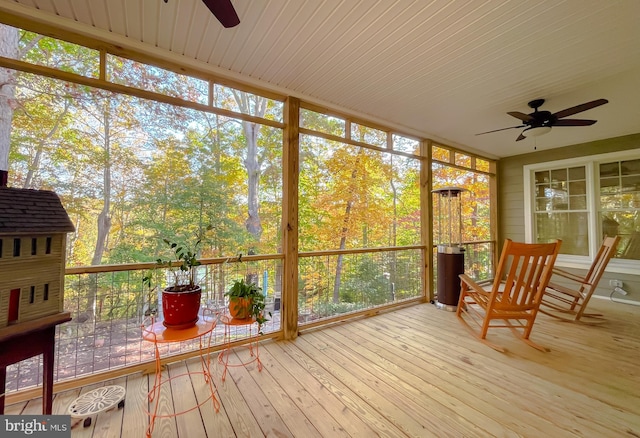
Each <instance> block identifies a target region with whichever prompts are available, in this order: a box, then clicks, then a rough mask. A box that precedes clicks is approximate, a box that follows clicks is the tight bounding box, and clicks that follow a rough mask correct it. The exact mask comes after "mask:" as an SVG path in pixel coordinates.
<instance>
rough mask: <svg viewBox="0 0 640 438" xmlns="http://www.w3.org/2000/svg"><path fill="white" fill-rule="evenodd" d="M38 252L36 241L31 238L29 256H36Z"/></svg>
mask: <svg viewBox="0 0 640 438" xmlns="http://www.w3.org/2000/svg"><path fill="white" fill-rule="evenodd" d="M37 252H38V239H37V238H35V237H33V238H32V239H31V255H36V254H37Z"/></svg>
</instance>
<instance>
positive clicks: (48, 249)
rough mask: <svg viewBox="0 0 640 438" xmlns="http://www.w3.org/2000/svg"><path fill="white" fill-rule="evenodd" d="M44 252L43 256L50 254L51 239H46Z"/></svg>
mask: <svg viewBox="0 0 640 438" xmlns="http://www.w3.org/2000/svg"><path fill="white" fill-rule="evenodd" d="M44 252H45V254H51V237H47V245H46V248H45V251H44Z"/></svg>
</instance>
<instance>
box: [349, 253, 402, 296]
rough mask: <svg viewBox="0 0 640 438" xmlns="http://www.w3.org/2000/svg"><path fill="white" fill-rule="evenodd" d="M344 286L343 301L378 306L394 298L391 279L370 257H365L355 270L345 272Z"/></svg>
mask: <svg viewBox="0 0 640 438" xmlns="http://www.w3.org/2000/svg"><path fill="white" fill-rule="evenodd" d="M342 286H343V287H342V288H341V295H340V299H341V301H343V302H348V303H364V304H365V305H367V306H371V305H373V306H376V305H380V304H385V303H387V302H389V301H391V300H392V298H391V295H392V290H391V283H390V281H389V279H388V278H387V277H385V276H384V275H383V273H382V272H381V269H380V265H379V263H377V262H376V261H375V260H373V259H371V258H370V257H363V258H362V259H361V260H359V261H358V263H357V265H356V266H355V268H354V270H353V271H349V272H348V275H347V274H345V278H344V281H343V284H342Z"/></svg>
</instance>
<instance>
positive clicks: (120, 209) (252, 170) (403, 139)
mask: <svg viewBox="0 0 640 438" xmlns="http://www.w3.org/2000/svg"><path fill="white" fill-rule="evenodd" d="M0 26H1V27H2V31H3V32H10V33H12V32H13V33H14V34H15V35H16V36H17V39H16V44H17V45H16V47H15V49H16V50H15V51H13V52H11V51H10V56H9V57H1V58H0V69H2V71H3V72H5V73H6V72H8V73H9V77H10V78H11V80H12V81H13V85H14V88H13V93H14V98H15V100H16V102H19V105H17V106H16V107H15V108H12V109H11V110H12V114H11V118H10V119H11V120H12V123H11V126H10V130H11V148H10V151H9V181H8V183H9V185H10V186H13V187H22V188H28V189H40V188H42V189H45V188H46V189H49V190H54V191H55V192H56V193H57V194H58V195H59V196H60V197H61V199H62V201H63V204H64V206H65V208H66V210H67V212H68V214H69V216H70V217H71V218H72V220H73V222H74V224H75V226H76V232H75V233H73V234H72V235H70V236H69V239H68V247H67V269H66V273H65V280H66V281H65V308H66V309H67V310H69V311H70V312H71V313H72V318H73V320H72V321H71V322H69V323H68V324H64V325H62V326H60V327H59V330H58V333H57V354H58V368H57V371H56V381H57V382H58V385H59V386H58V387H60V388H62V387H65V386H73V385H74V383H72V382H81V381H82V379H94V378H95V377H92V376H95V375H96V374H98V375H100V374H102V373H109V374H108V375H112V376H113V375H122V374H125V373H127V372H130V371H132V370H139V369H144V368H147V367H148V366H149V365H148V363H149V361H150V360H151V357H152V349H151V346H147V345H145V343H144V342H143V341H142V340H141V337H140V327H141V325H142V324H143V323H144V321H146V320H147V318H148V317H149V316H150V315H157V316H159V317H161V316H162V315H161V314H160V315H159V314H158V313H159V312H160V309H161V306H160V292H161V289H162V288H163V287H165V286H166V285H169V282H170V278H171V276H170V275H169V274H168V272H167V271H166V270H164V269H162V268H158V266H157V265H156V263H155V261H156V260H157V259H158V258H165V259H166V258H167V247H166V245H165V244H164V242H163V239H170V240H171V241H174V240H175V241H177V242H178V243H179V244H180V245H184V246H185V247H192V246H193V244H194V242H195V241H196V239H201V241H202V245H201V246H200V248H201V250H200V252H199V253H198V257H199V259H200V260H201V262H202V266H200V268H199V273H198V276H199V277H200V278H199V281H200V282H201V286H202V288H203V299H202V303H201V305H202V307H207V308H210V309H213V310H214V311H220V312H222V311H223V309H224V307H225V305H226V300H225V296H224V292H225V291H226V290H227V289H228V287H229V285H230V284H231V283H232V282H233V281H234V280H237V279H240V278H244V279H246V280H250V281H252V282H255V283H257V284H258V285H259V286H260V287H261V288H262V290H263V293H264V294H265V298H266V302H267V311H269V312H270V318H269V322H268V323H266V324H265V326H264V327H263V333H264V337H265V339H267V338H277V339H281V338H285V339H292V338H295V337H296V336H297V333H298V331H299V330H302V329H304V328H310V327H315V326H319V325H324V324H330V323H332V322H335V321H338V320H343V319H347V318H352V317H358V316H362V315H369V314H374V313H377V312H380V311H386V310H390V309H392V308H394V307H398V306H404V305H408V304H412V303H418V302H422V301H425V300H429V299H431V298H432V287H431V285H432V284H433V282H434V281H435V278H434V276H433V274H432V272H434V267H433V264H432V258H431V251H432V248H433V243H432V242H433V240H432V221H431V219H432V217H433V214H434V212H433V211H432V209H431V201H430V191H431V188H435V187H439V186H442V185H450V184H458V185H465V186H467V187H468V188H469V192H470V193H471V196H470V198H469V202H468V203H467V204H466V205H465V212H464V222H465V235H464V240H465V241H464V244H465V245H466V247H467V248H468V251H469V258H468V267H469V269H470V270H471V271H472V272H474V275H476V276H477V277H478V279H482V278H485V277H486V276H488V275H490V273H491V272H492V266H493V259H494V257H495V254H494V250H495V242H494V239H495V224H494V223H493V222H492V215H491V208H492V202H494V201H493V196H494V195H493V193H494V192H495V188H494V187H493V184H494V178H495V163H494V162H493V161H491V160H489V159H486V158H483V157H479V156H474V155H473V154H469V153H466V152H461V151H458V150H456V149H455V148H452V147H449V146H446V145H442V144H438V143H434V142H432V141H431V140H429V139H425V138H415V137H412V136H411V135H407V134H404V133H402V132H396V131H395V130H393V129H390V128H388V127H385V126H381V125H379V124H377V123H372V122H369V121H367V120H361V119H358V118H354V117H351V116H349V115H347V114H343V113H341V112H336V111H333V110H329V109H327V108H323V107H319V106H317V105H315V104H311V103H308V102H304V101H300V100H299V99H296V98H293V97H290V96H286V95H279V94H276V93H272V92H267V91H265V90H260V89H256V88H254V87H248V86H246V85H244V84H242V83H239V82H238V83H235V82H230V81H228V80H225V81H222V80H217V79H216V78H215V77H212V76H211V75H210V74H208V73H206V72H202V71H189V72H186V73H185V72H184V71H183V69H181V68H179V66H176V65H172V64H168V63H166V62H163V61H161V60H157V64H156V63H154V62H153V61H149V59H148V58H145V57H140V59H137V58H136V56H137V55H136V54H135V53H130V54H128V56H130V57H123V56H122V55H121V54H120V52H119V50H117V49H115V48H112V49H113V53H112V52H111V51H110V49H109V48H105V45H104V43H102V42H99V41H92V40H90V39H83V40H82V42H81V43H80V44H79V43H78V41H75V40H74V38H73V37H72V36H68V35H67V36H66V37H67V38H53V37H50V36H44V35H40V34H38V33H34V32H31V31H29V30H26V29H17V28H11V27H9V26H5V25H0ZM27 27H29V26H27ZM64 36H65V35H61V37H64ZM436 213H437V212H436ZM149 275H151V276H152V278H153V279H154V287H153V288H151V289H149V288H146V287H145V285H144V284H143V281H142V279H143V278H144V277H145V276H149ZM245 340H246V339H245V337H244V336H243V334H240V335H239V336H238V339H237V342H238V343H242V342H244V341H245ZM213 342H214V344H215V347H214V348H218V347H219V346H220V344H221V342H222V339H221V333H220V332H216V333H214V341H213ZM194 349H195V346H194V345H192V344H188V343H187V344H184V345H179V346H174V349H173V350H171V351H168V352H167V353H169V355H170V356H171V357H172V358H173V359H175V360H178V359H181V358H184V357H188V356H190V355H193V354H195V351H194ZM41 366H42V364H41V363H40V360H39V358H35V359H32V360H28V361H24V362H22V363H20V364H18V365H15V366H11V367H10V368H9V369H8V382H9V385H8V391H9V392H10V393H13V392H20V391H23V390H27V389H28V388H30V387H32V386H33V385H37V384H39V383H40V382H39V381H38V377H37V376H38V373H34V371H35V370H38V369H39V368H40V367H41ZM79 379H80V380H79ZM76 384H77V383H76ZM60 385H61V386H60Z"/></svg>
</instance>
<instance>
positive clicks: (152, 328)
mask: <svg viewBox="0 0 640 438" xmlns="http://www.w3.org/2000/svg"><path fill="white" fill-rule="evenodd" d="M216 323H217V317H216V315H214V314H213V313H211V312H209V311H208V310H207V309H205V315H203V316H201V317H200V319H199V320H198V322H197V323H196V324H195V325H194V326H193V327H189V328H186V329H176V328H171V327H165V326H164V324H163V323H162V321H154V319H153V318H152V319H151V325H148V326H144V325H143V326H142V339H144V340H145V341H149V342H153V345H154V348H155V363H156V370H155V371H156V375H155V382H154V385H153V387H152V388H151V390H150V391H149V394H148V395H147V397H148V399H149V402H151V403H153V402H154V401H155V403H153V408H152V409H151V410H150V412H147V414H148V415H149V417H150V418H149V426H148V427H147V438H149V437H151V434H152V432H153V428H154V425H155V420H156V418H158V417H159V418H169V417H175V416H177V415H181V414H185V413H187V412H190V411H192V410H194V409H197V408H199V407H200V406H202V405H203V404H205V403H206V402H208V401H209V400H212V402H213V408H214V409H215V410H216V412H220V402H219V401H218V398H217V397H216V394H215V392H216V390H217V389H216V386H215V383H214V382H213V378H212V376H211V371H210V363H211V359H210V356H209V353H210V349H211V334H212V332H213V329H215V327H216ZM192 339H198V340H199V341H200V348H199V352H200V363H201V365H202V371H196V372H188V373H183V374H179V375H177V376H172V377H170V378H168V379H165V380H162V368H161V367H162V361H161V358H160V349H159V347H158V345H159V344H168V343H171V342H182V341H189V340H192ZM192 374H203V375H204V380H205V382H207V384H208V385H209V392H210V394H211V395H210V396H209V397H207V398H206V399H205V400H203V401H202V402H200V404H198V405H196V406H194V407H192V408H190V409H187V410H186V411H182V412H176V413H173V414H167V415H158V404H159V403H158V402H159V400H158V399H159V396H160V387H161V386H162V385H163V384H165V383H168V382H170V381H171V380H173V379H176V378H178V377H182V376H185V375H192Z"/></svg>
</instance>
